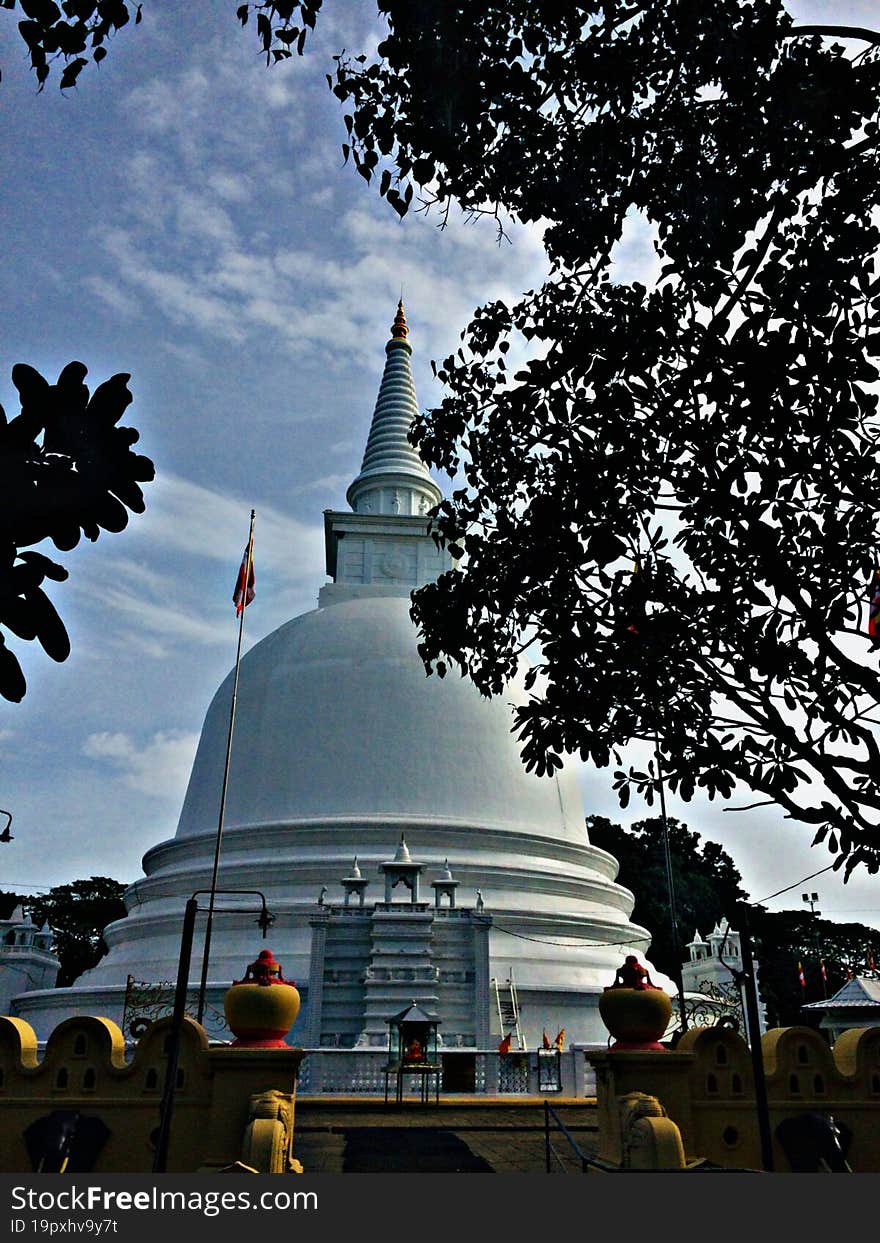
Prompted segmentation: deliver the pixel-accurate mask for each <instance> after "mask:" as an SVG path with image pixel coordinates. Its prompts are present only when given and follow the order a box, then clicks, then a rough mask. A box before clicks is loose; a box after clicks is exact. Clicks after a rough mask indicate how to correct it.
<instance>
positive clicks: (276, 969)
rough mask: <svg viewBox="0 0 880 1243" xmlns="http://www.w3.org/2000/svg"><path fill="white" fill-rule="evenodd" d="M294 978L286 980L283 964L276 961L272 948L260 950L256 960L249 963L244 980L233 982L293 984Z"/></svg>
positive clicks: (234, 982)
mask: <svg viewBox="0 0 880 1243" xmlns="http://www.w3.org/2000/svg"><path fill="white" fill-rule="evenodd" d="M293 983H294V982H293V980H285V978H284V973H283V972H282V970H281V964H280V963H279V962H276V960H275V955H274V954H273V953H272V951H271V950H260V952H259V954H258V955H257V959H256V962H252V963H248V966H247V970H246V971H245V973H244V979H243V980H234V981H233V984H234V985H235V984H293Z"/></svg>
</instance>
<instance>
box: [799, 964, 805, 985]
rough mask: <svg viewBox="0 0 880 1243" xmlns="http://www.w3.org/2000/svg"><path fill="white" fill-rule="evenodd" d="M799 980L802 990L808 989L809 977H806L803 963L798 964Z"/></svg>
mask: <svg viewBox="0 0 880 1243" xmlns="http://www.w3.org/2000/svg"><path fill="white" fill-rule="evenodd" d="M798 979H799V980H800V982H801V988H806V987H807V977H806V976H805V975H804V966H803V963H800V962H799V963H798Z"/></svg>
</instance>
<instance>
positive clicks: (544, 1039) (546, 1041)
mask: <svg viewBox="0 0 880 1243" xmlns="http://www.w3.org/2000/svg"><path fill="white" fill-rule="evenodd" d="M541 1047H542V1048H543V1049H552V1048H553V1046H552V1045H551V1043H550V1037H549V1036H548V1035H547V1029H546V1028H545V1029H544V1031H543V1034H542V1036H541Z"/></svg>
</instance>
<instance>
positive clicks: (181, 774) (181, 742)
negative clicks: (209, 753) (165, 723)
mask: <svg viewBox="0 0 880 1243" xmlns="http://www.w3.org/2000/svg"><path fill="white" fill-rule="evenodd" d="M198 740H199V736H198V734H195V733H183V732H164V731H159V732H158V733H155V734H153V735H152V736H151V737H150V738H148V739H147V741H146V742H145V743H143V744H142V745H138V743H137V742H136V741H135V740H134V739H133V738H132V737H131V735H130V734H126V733H109V732H102V733H96V734H89V735H88V737H87V738H86V740H85V742H84V743H83V746H82V753H83V755H84V756H86V758H87V759H92V760H98V761H106V762H107V763H108V764H109V765H110V766H111V767H112V768H114V769H115V770H116V771H117V773H118V774H119V775H120V777H121V779H122V782H123V784H124V785H125V786H127V787H129V788H130V789H132V790H137V791H138V792H139V793H141V794H149V795H151V796H152V797H154V798H159V799H163V800H167V801H170V802H171V803H173V804H177V803H179V802H180V801H181V800H182V798H183V794H184V791H185V789H186V783H187V781H188V779H189V774H190V770H191V768H192V762H193V757H194V755H195V750H196V746H197V744H198Z"/></svg>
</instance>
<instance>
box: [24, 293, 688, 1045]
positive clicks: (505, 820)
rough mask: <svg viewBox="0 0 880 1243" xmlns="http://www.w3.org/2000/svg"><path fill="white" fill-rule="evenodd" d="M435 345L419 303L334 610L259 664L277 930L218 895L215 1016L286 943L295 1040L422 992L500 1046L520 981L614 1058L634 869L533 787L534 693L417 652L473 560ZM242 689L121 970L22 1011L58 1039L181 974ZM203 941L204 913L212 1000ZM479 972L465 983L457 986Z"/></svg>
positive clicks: (537, 1006)
mask: <svg viewBox="0 0 880 1243" xmlns="http://www.w3.org/2000/svg"><path fill="white" fill-rule="evenodd" d="M411 353H412V347H411V343H410V341H409V330H408V327H407V324H406V320H405V317H404V314H403V308H402V305H401V306H400V307H399V309H398V314H397V317H396V319H395V322H394V325H393V328H392V335H391V339H390V340H389V341H388V343H387V346H386V355H387V357H386V362H385V369H384V374H383V376H382V380H381V384H380V387H379V394H378V399H377V401H376V405H375V410H374V413H373V417H372V425H371V427H370V431H369V437H368V440H367V445H366V451H365V454H364V458H363V464H362V467H361V470H360V473H359V474H358V475H357V477H356V478H355V479H354V481H353V482H352V484H351V485H350V487H349V488H348V491H347V494H346V499H347V501H348V504H349V506H350V509H349V510H347V511H345V512H335V511H334V512H330V511H328V512H325V515H324V518H325V533H326V564H327V574H328V576H329V580H330V581H329V582H328V583H327V584H326V586H324V587H323V588H322V589H321V592H320V596H319V600H318V607H317V608H316V609H314V610H312V611H311V612H308V613H305V614H303V615H302V616H299V617H295V618H293V619H292V620H291V621H289V622H287V623H286V624H285V625H283V626H281V627H279V628H278V629H277V630H276V631H274V632H273V633H272V634H270V635H269V636H268V637H267V638H265V639H263V640H262V642H260V643H258V644H256V645H255V646H254V647H253V648H252V649H251V650H250V651H249V652H248V653H247V654H246V655H245V656H244V657H243V659H242V662H241V668H240V679H239V686H238V696H237V708H236V718H235V734H234V743H233V748H232V755H231V767H230V773H229V782H228V795H227V802H226V809H225V820H224V830H223V839H222V850H221V854H220V866H219V880H218V886H219V889H220V890H239V891H240V890H259V891H261V892H262V893H263V894H264V895H265V898H266V901H267V904H268V907H269V909H270V911H271V912H272V914H273V915H274V917H275V921H274V924H273V926H272V928H271V930H270V933H269V938H268V940H267V941H265V942H264V941H262V940H261V936H260V932H259V930H258V928H257V926H256V917H257V913H258V906H257V905H254V908H253V912H252V913H238V914H236V913H230V914H224V913H223V908H224V906H229V905H233V906H235V905H238V906H241V904H242V902H244V903H245V905H246V904H247V901H248V900H247V899H243V898H238V899H235V898H233V897H227V896H223V895H222V894H221V895H220V896H219V897H218V899H217V909H218V912H219V913H218V914H217V916H216V917H215V920H214V924H213V932H212V942H211V953H210V961H209V972H208V977H209V1002H210V1005H211V1006H212V1007H216V1008H217V1009H218V1010H222V995H223V993H224V991H225V990H226V988H227V987H228V986H229V984H230V983H231V982H232V980H233V979H240V978H241V976H242V974H243V971H244V968H245V966H246V964H247V963H249V962H250V961H251V960H253V959H254V958H255V957H256V955H257V953H258V951H259V949H260V948H262V947H263V946H264V945H266V946H269V947H270V948H271V949H272V951H273V952H274V954H275V956H276V958H277V959H278V960H279V961H280V963H281V964H282V967H283V970H284V974H285V977H286V978H287V979H293V980H295V981H296V983H297V984H298V986H299V988H300V991H301V993H302V997H303V1006H302V1010H301V1012H300V1017H299V1019H298V1020H297V1024H296V1026H295V1027H294V1029H293V1032H292V1033H291V1037H290V1039H291V1041H292V1043H297V1044H303V1045H306V1046H308V1045H309V1044H312V1047H314V1046H316V1045H318V1044H325V1045H326V1044H329V1043H333V1042H334V1041H336V1042H338V1043H342V1044H346V1045H350V1044H352V1043H354V1044H358V1043H360V1044H361V1045H363V1044H364V1043H376V1040H377V1038H382V1039H384V1037H382V1036H381V1028H382V1025H383V1024H384V1022H385V1019H386V1018H387V1017H389V1016H390V1015H391V1014H393V1013H395V1012H396V1011H398V1010H399V1009H400V1008H401V1004H403V1005H405V1004H408V1003H409V1002H410V1001H411V1000H416V1001H418V1002H419V1004H422V1002H423V1001H425V1003H426V1004H428V1003H429V1004H430V1006H432V1007H433V1009H434V1012H435V1013H436V1017H437V1018H438V1019H439V1020H440V1022H441V1024H442V1026H441V1027H440V1033H441V1038H442V1039H445V1040H447V1041H449V1040H452V1041H453V1043H456V1042H462V1041H465V1040H468V1039H469V1040H473V1041H474V1042H475V1043H476V1044H478V1045H480V1044H482V1043H483V1042H484V1041H486V1040H487V1039H488V1040H489V1041H491V1042H492V1043H493V1044H494V1043H497V1039H498V1034H499V1033H498V1023H497V1022H494V1020H493V1015H494V1007H495V1001H492V1000H491V998H490V996H489V992H490V991H491V982H492V981H493V980H494V981H497V982H500V983H501V985H502V986H503V985H505V984H507V983H508V982H509V981H510V980H511V979H512V980H513V981H514V982H515V988H516V995H517V998H518V1006H519V1015H518V1019H519V1024H520V1027H521V1032H522V1038H523V1041H524V1043H525V1045H526V1046H527V1047H529V1048H535V1047H537V1046H538V1045H539V1044H540V1042H541V1037H542V1032H543V1031H544V1030H546V1031H548V1032H550V1034H551V1035H552V1034H553V1033H554V1032H556V1031H558V1030H560V1029H563V1028H564V1029H565V1031H566V1033H567V1040H568V1041H569V1042H594V1041H600V1042H603V1043H604V1041H605V1040H606V1037H607V1032H606V1030H605V1028H604V1026H603V1025H602V1023H601V1021H600V1018H599V1014H598V1008H597V1006H598V994H599V993H600V992H601V990H602V988H603V987H604V986H605V985H607V984H610V983H611V981H612V979H613V978H614V973H615V970H616V969H617V967H618V966H620V964H621V962H622V961H623V958H624V955H625V954H626V953H631V952H635V953H637V954H638V955H639V956H640V957H642V956H643V955H644V953H645V950H646V949H647V948H648V945H649V943H650V936H649V933H648V932H646V931H645V930H644V929H643V928H640V927H637V926H636V925H634V924H632V923H631V922H630V919H629V916H630V913H631V911H632V907H633V897H632V894H631V893H630V892H629V891H628V890H626V889H624V888H622V887H621V886H619V885H617V884H615V877H616V874H617V870H618V869H617V863H616V861H615V860H614V859H613V858H612V857H611V856H610V855H609V854H608V853H606V852H605V851H603V850H600V849H597V848H596V847H594V846H592V845H591V844H590V842H589V840H588V837H587V832H586V828H585V825H584V808H583V805H582V800H581V794H580V789H579V785H578V781H577V778H576V776H575V773H574V771H573V770H572V769H569V768H567V767H566V768H563V769H562V770H560V771H559V772H557V773H556V774H555V775H554V776H552V777H549V776H548V777H538V776H536V775H534V774H533V773H528V772H526V770H525V768H524V767H523V765H522V763H521V760H520V754H519V748H518V744H517V741H516V739H515V737H514V735H513V734H512V733H511V725H512V717H511V707H510V704H511V703H512V702H522V700H523V698H524V694H525V693H524V692H523V691H522V690H521V689H519V688H517V687H516V686H514V687H511V688H510V692H509V694H507V695H505V696H501V697H498V698H496V699H493V700H487V699H484V698H482V697H481V696H480V695H479V693H478V692H477V691H476V690H475V688H474V687H473V685H472V684H471V683H470V682H469V681H468V680H467V679H465V678H460V677H458V676H457V675H455V674H452V675H449V676H447V677H445V678H443V679H441V678H439V677H437V676H432V677H426V674H425V670H424V667H423V665H422V662H421V660H420V658H419V655H418V652H417V650H416V643H417V635H416V631H415V628H414V627H413V624H412V622H411V620H410V617H409V596H410V593H411V592H412V590H413V589H414V588H416V587H418V586H419V585H421V584H423V583H426V582H429V581H432V580H434V579H436V578H437V577H438V576H439V575H440V574H442V573H443V572H444V571H445V570H446V569H448V568H449V567H450V562H449V559H448V556H447V554H445V553H444V552H442V551H440V550H438V549H437V547H436V546H435V544H434V542H433V540H432V539H431V538H430V536H429V534H428V520H427V518H426V513H427V511H428V510H429V509H430V508H431V507H432V506H433V505H435V504H436V503H437V502H438V501H439V500H440V499H441V493H440V490H439V488H438V486H437V484H436V483H435V482H434V481H433V479H432V478H431V476H430V474H429V473H428V471H427V469H426V468H425V466H424V464H423V462H422V461H421V459H420V458H419V456H418V454H417V453H416V451H415V449H414V448H413V447H412V446H411V445H410V444H409V442H408V440H407V432H408V430H409V428H410V425H411V422H412V419H413V417H414V416H415V415H416V413H417V410H418V407H417V405H416V395H415V390H414V387H413V381H412V374H411V369H410V358H411ZM232 686H233V675H232V673H230V675H229V676H228V677H227V678H226V680H225V681H224V682H223V684H222V685H221V686H220V688H219V690H218V691H217V693H216V695H215V696H214V699H213V702H212V703H211V705H210V707H209V708H208V712H207V715H206V718H205V723H204V727H203V729H202V734H201V739H200V742H199V745H198V750H197V754H196V757H195V761H194V764H193V768H192V774H191V776H190V780H189V786H188V789H187V792H186V797H185V799H184V803H183V808H182V811H181V814H180V820H179V824H178V827H177V832H176V835H175V836H174V838H173V839H171V840H168V841H163V842H160V843H159V844H158V845H156V846H154V847H153V848H152V849H151V850H149V851H148V852H147V854H146V855H145V857H144V860H143V868H144V874H145V875H144V878H142V879H140V880H138V881H137V883H136V884H135V885H133V886H132V887H131V888H130V889H129V891H128V892H127V894H126V898H125V901H126V905H127V907H128V916H127V918H125V919H123V920H120V921H118V922H117V923H114V924H111V925H110V927H109V928H107V929H106V931H105V933H104V939H105V941H106V943H107V945H108V947H109V953H108V954H107V956H106V957H105V958H104V959H103V960H102V961H101V962H100V963H99V964H98V965H97V966H96V967H95V968H94V969H93V970H91V971H89V972H87V973H86V974H85V975H83V976H82V977H81V978H80V979H79V980H78V981H77V983H76V984H75V985H74V986H73V987H72V988H66V989H56V990H49V989H42V990H36V991H29V992H27V993H22V994H20V995H19V996H18V997H17V998H16V999H15V1000H14V1002H13V1012H14V1013H16V1014H18V1015H19V1016H20V1017H22V1018H24V1019H26V1020H27V1021H28V1022H29V1023H31V1024H32V1025H33V1026H34V1028H35V1029H36V1030H37V1033H38V1035H39V1036H41V1037H43V1038H45V1037H46V1036H47V1034H48V1033H49V1032H50V1031H51V1030H52V1028H53V1027H54V1026H55V1025H56V1024H57V1023H58V1022H59V1021H61V1020H62V1019H63V1018H66V1017H68V1016H70V1015H72V1014H76V1013H79V1014H82V1013H92V1014H101V1015H105V1016H108V1017H110V1018H113V1019H114V1020H115V1021H117V1022H119V1021H120V1018H121V1014H122V1007H123V998H124V994H125V990H126V983H127V981H128V980H129V978H133V979H135V980H138V981H143V982H157V981H173V980H174V979H175V978H176V975H177V963H178V954H179V948H180V937H181V925H182V919H183V912H184V905H185V903H186V901H187V899H188V898H189V897H190V895H191V894H193V893H194V892H195V891H203V896H202V898H201V899H200V902H201V903H202V904H203V905H207V896H206V894H205V892H204V891H207V890H208V889H209V887H210V883H211V870H212V863H213V854H214V846H215V840H216V835H217V825H218V810H219V801H220V792H221V786H222V779H223V771H224V760H225V753H226V743H227V735H228V728H229V715H230V704H231V697H232ZM401 846H403V847H404V848H405V849H406V851H407V856H406V858H402V857H400V856H399V853H398V855H396V854H395V852H399V851H400V849H401ZM395 859H397V861H398V863H401V862H402V863H403V864H406V863H407V860H409V863H410V864H411V865H412V866H413V867H415V868H417V869H418V873H419V874H420V875H421V878H422V886H423V894H428V895H429V896H427V897H423V898H419V900H418V901H414V900H413V896H412V893H413V891H412V889H411V888H408V887H407V885H406V884H403V886H402V889H403V891H404V892H402V893H398V892H397V889H395V888H394V887H393V886H392V887H391V888H386V881H387V877H388V865H389V864H390V863H391V864H393V863H394V861H395ZM353 860H354V863H353ZM398 879H399V878H398ZM396 883H397V882H395V884H396ZM438 885H439V888H437V886H438ZM432 886H434V889H433V890H432ZM368 887H369V888H368ZM398 888H401V886H398ZM365 889H367V893H366V898H365V899H364V890H365ZM319 896H320V902H319ZM441 898H445V899H446V903H445V904H444V903H442V902H440V901H436V900H435V899H441ZM352 899H353V901H352ZM383 899H384V900H383ZM362 900H363V902H362ZM251 901H252V902H258V899H251ZM390 908H394V909H390ZM404 908H409V916H410V917H411V919H410V923H409V924H406V927H404V925H403V924H402V923H401V920H403V919H404V917H405V910H404ZM346 911H347V915H346ZM416 916H418V919H419V920H421V926H422V932H419V933H418V935H416V933H414V932H412V929H413V928H415V926H416V925H415V924H414V923H412V919H414V918H415V917H416ZM392 917H393V918H392ZM394 920H396V921H397V922H396V923H394ZM358 921H360V922H358ZM369 921H371V922H370V927H371V928H372V931H369V930H368V929H367V923H368V922H369ZM389 921H390V922H389ZM392 924H393V925H394V927H395V928H396V929H397V932H395V933H394V934H393V936H392V934H391V933H390V932H389V931H388V929H389V928H390V927H391V925H392ZM441 924H442V925H443V926H442V927H441ZM453 925H454V926H455V928H457V929H458V931H454V929H453ZM465 927H466V929H467V931H466V932H465V931H462V929H465ZM347 929H349V930H350V935H349V932H348V931H346V930H347ZM401 929H402V931H401ZM432 930H433V931H432ZM453 932H454V935H453ZM441 933H442V935H441ZM202 936H203V924H202V923H201V921H200V922H199V925H198V927H197V932H196V941H195V950H194V954H193V962H192V972H191V976H190V980H191V982H192V983H195V984H197V982H198V979H199V973H200V970H201V962H200V946H201V937H202ZM319 936H320V937H324V938H325V941H324V942H323V949H321V954H318V949H320V948H321V947H320V946H317V942H316V940H315V938H316V937H319ZM389 936H391V940H387V937H389ZM395 936H397V937H398V941H395V940H394V937H395ZM383 937H385V938H386V940H384V941H383V940H382V938H383ZM401 937H402V940H401V939H400V938H401ZM413 937H415V939H414V940H413ZM327 938H329V939H327ZM371 938H372V939H371ZM420 938H421V939H420ZM456 938H457V939H456ZM316 946H317V948H316ZM383 946H384V949H383ZM389 946H392V947H394V946H396V948H394V949H393V952H391V953H389V952H388V947H389ZM328 947H329V948H328ZM432 947H433V948H432ZM456 947H458V948H456ZM348 950H350V951H351V952H350V953H348ZM346 953H348V958H347V963H348V965H347V967H346V966H345V963H342V965H340V963H341V960H342V958H345V956H346ZM322 954H323V955H324V957H321V955H322ZM328 954H329V955H330V956H331V957H332V956H333V955H335V956H336V960H335V961H330V958H327V955H328ZM383 955H384V957H383ZM377 956H378V957H377ZM319 959H320V962H319ZM380 959H381V962H382V963H384V964H385V966H384V967H381V969H380V976H381V970H385V969H386V968H387V970H388V971H389V972H390V974H389V975H388V976H387V981H393V980H397V983H396V984H394V987H393V988H392V987H390V985H389V986H388V988H386V989H385V991H384V992H383V989H382V988H381V987H379V986H378V985H376V980H377V979H378V978H380V976H377V975H376V974H375V973H376V970H377V962H378V961H379V960H380ZM481 964H483V965H481ZM457 967H458V968H459V969H460V970H459V975H460V977H461V978H460V979H458V985H460V986H461V987H457V991H456V990H455V989H453V988H452V985H451V984H450V987H449V988H447V989H446V990H445V992H444V987H442V985H443V983H444V980H447V982H448V981H449V980H452V982H453V983H455V980H453V976H454V973H455V970H456V968H457ZM416 968H418V971H416V974H415V975H410V976H409V977H408V978H407V976H406V973H407V971H410V970H415V969H416ZM346 970H347V972H348V975H347V976H345V978H341V977H340V975H339V972H340V971H342V972H343V974H344V973H345V971H346ZM419 971H421V973H422V974H421V975H419V973H418V972H419ZM334 972H335V973H336V975H335V976H334ZM395 972H397V973H398V975H397V976H395V974H394V973H395ZM400 973H403V974H402V975H401V974H400ZM444 973H446V974H445V975H444ZM450 973H452V974H450ZM469 973H470V974H469ZM653 976H654V979H655V980H656V981H657V982H658V983H661V984H664V986H665V987H667V989H669V991H670V992H672V991H674V989H673V986H672V985H671V983H670V982H668V981H665V980H664V978H663V977H662V976H659V975H658V974H657V973H656V972H654V973H653ZM387 981H386V983H387ZM346 988H347V990H348V991H347V992H346ZM377 989H378V991H377ZM319 994H320V995H319ZM401 996H402V997H403V1001H402V1002H400V1000H399V998H400V997H401ZM346 998H348V1000H347V1001H346V1000H345V999H346ZM444 998H445V1000H444ZM468 999H470V1000H468ZM468 1005H472V1006H473V1007H474V1013H473V1014H471V1015H468V1014H467V1013H465V1011H466V1009H467V1006H468ZM382 1006H387V1008H388V1014H387V1015H385V1016H383V1014H382V1013H380V1010H381V1007H382ZM463 1007H464V1008H463ZM453 1012H454V1013H453ZM328 1024H329V1026H328ZM206 1025H208V1026H209V1028H210V1023H208V1024H206ZM453 1037H454V1039H453Z"/></svg>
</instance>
